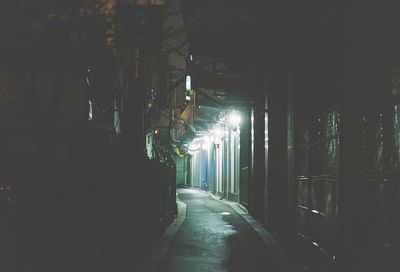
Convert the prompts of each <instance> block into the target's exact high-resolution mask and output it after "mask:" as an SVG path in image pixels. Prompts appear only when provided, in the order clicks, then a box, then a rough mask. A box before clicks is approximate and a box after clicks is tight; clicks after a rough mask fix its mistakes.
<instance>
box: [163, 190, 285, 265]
mask: <svg viewBox="0 0 400 272" xmlns="http://www.w3.org/2000/svg"><path fill="white" fill-rule="evenodd" d="M178 194H179V198H180V200H181V201H183V202H184V203H185V204H186V205H187V208H186V218H185V221H184V222H183V224H182V226H181V227H180V228H179V230H178V231H177V233H176V235H175V236H174V237H173V238H172V240H171V243H170V246H169V248H168V250H167V252H166V254H165V256H164V258H163V260H162V261H161V262H160V264H159V265H158V267H157V269H156V271H160V272H161V271H163V272H167V271H171V272H172V271H173V272H183V271H210V272H211V271H212V272H218V271H267V272H268V271H271V272H281V271H283V270H281V269H280V268H279V266H278V263H277V262H276V260H274V258H273V257H272V255H271V253H270V251H269V249H268V248H267V246H266V245H265V244H264V242H263V240H262V239H261V237H260V236H259V235H258V233H257V232H255V231H254V229H253V227H252V226H251V225H250V224H249V223H248V222H247V221H246V220H245V219H244V218H243V217H242V216H241V215H240V214H239V213H237V212H236V211H235V210H234V209H233V208H232V207H231V206H230V205H228V204H226V203H224V202H222V201H218V200H215V199H214V198H212V197H210V195H209V194H208V193H206V192H203V191H200V190H194V189H180V190H178Z"/></svg>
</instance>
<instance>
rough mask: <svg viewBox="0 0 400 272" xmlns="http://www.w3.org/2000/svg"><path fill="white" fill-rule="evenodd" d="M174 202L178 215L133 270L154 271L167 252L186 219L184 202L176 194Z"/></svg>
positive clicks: (141, 271)
mask: <svg viewBox="0 0 400 272" xmlns="http://www.w3.org/2000/svg"><path fill="white" fill-rule="evenodd" d="M176 203H177V205H178V215H177V217H176V219H175V220H174V221H173V222H172V223H171V225H170V226H169V227H168V228H167V229H166V230H165V232H164V234H163V235H162V236H161V238H160V239H158V241H157V242H156V243H155V244H154V245H153V246H152V248H151V251H150V252H151V254H150V255H149V256H148V257H146V259H145V260H144V261H143V263H142V264H141V265H139V266H138V267H136V269H135V271H140V272H152V271H156V269H157V267H158V265H159V264H160V263H161V261H162V260H163V259H164V257H165V255H166V254H167V251H168V248H169V246H170V244H171V241H172V238H173V237H174V236H175V234H176V233H177V232H178V230H179V228H180V227H181V226H182V224H183V222H184V221H185V219H186V206H187V205H186V204H185V203H184V202H182V201H181V200H180V199H179V196H178V194H176Z"/></svg>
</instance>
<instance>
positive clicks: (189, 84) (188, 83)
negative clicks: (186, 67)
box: [185, 75, 192, 91]
mask: <svg viewBox="0 0 400 272" xmlns="http://www.w3.org/2000/svg"><path fill="white" fill-rule="evenodd" d="M185 83H186V84H185V87H186V91H190V90H191V89H192V78H191V77H190V75H187V76H186V81H185Z"/></svg>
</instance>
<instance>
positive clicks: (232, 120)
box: [228, 111, 242, 128]
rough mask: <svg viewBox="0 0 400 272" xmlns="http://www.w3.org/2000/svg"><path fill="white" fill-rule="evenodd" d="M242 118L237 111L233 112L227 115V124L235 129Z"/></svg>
mask: <svg viewBox="0 0 400 272" xmlns="http://www.w3.org/2000/svg"><path fill="white" fill-rule="evenodd" d="M241 121H242V118H241V117H240V115H239V113H238V112H237V111H233V112H231V113H230V114H229V115H228V124H229V126H230V127H231V128H236V127H237V126H239V124H240V122H241Z"/></svg>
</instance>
